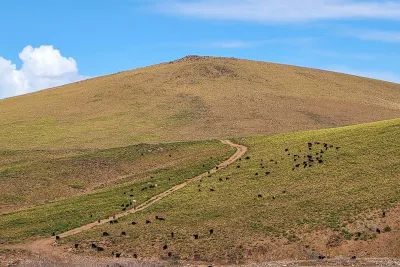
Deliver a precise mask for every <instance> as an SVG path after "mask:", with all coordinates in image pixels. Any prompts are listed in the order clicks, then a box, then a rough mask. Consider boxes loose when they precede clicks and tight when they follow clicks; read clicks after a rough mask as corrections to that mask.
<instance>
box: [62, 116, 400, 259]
mask: <svg viewBox="0 0 400 267" xmlns="http://www.w3.org/2000/svg"><path fill="white" fill-rule="evenodd" d="M399 135H400V120H399V119H397V120H392V121H383V122H379V123H372V124H365V125H357V126H350V127H344V128H337V129H329V130H319V131H311V132H300V133H291V134H280V135H273V136H255V137H249V138H242V139H237V140H236V142H240V143H241V144H243V145H245V146H247V147H248V149H249V150H248V153H247V154H246V155H245V157H243V158H242V159H241V160H239V161H237V162H236V163H235V164H233V165H231V166H229V167H227V168H226V169H224V170H222V171H220V172H217V173H216V174H212V175H210V176H208V177H205V178H203V179H202V180H201V181H198V182H195V183H192V184H189V185H188V186H187V187H185V188H182V189H181V190H179V191H177V192H175V193H174V194H172V195H170V196H169V197H167V198H164V199H162V200H160V201H159V202H157V203H155V204H154V205H152V206H151V207H148V208H147V209H145V210H142V211H139V212H136V213H135V214H131V215H128V216H126V217H124V218H121V219H120V221H119V223H118V224H104V225H101V226H98V227H95V228H93V229H91V230H89V231H86V232H82V233H80V234H78V235H73V236H70V237H67V238H66V239H62V240H61V241H60V243H63V244H64V245H65V246H66V247H65V249H68V248H71V247H73V244H74V243H78V244H79V246H80V247H79V248H78V249H76V250H74V252H73V253H74V254H77V255H79V256H80V257H82V256H84V255H92V256H96V257H106V258H109V257H112V255H111V252H118V253H121V257H123V258H131V259H132V260H134V258H135V257H137V258H138V259H161V260H167V261H169V264H172V263H173V262H174V261H177V260H184V261H189V262H193V261H194V262H195V263H196V264H209V263H213V264H237V263H248V262H254V261H255V262H265V261H270V260H286V259H318V258H319V257H320V256H324V257H345V258H347V259H350V257H352V256H356V257H357V258H360V257H400V250H399V249H398V248H399V247H400V242H399V240H400V236H399V233H400V232H399V229H400V222H399V220H398V218H399V215H400V206H399V201H400V194H399V189H398V188H399V186H400V180H399V179H398V175H397V174H398V173H400V158H399V157H398V156H396V155H399V154H400V144H399V142H398V137H399ZM377 136H379V139H378V138H376V137H377ZM297 164H298V166H297ZM211 189H212V190H211ZM156 216H159V217H162V218H164V219H165V220H156V219H155V218H156ZM146 220H149V221H151V222H152V223H150V224H147V223H145V221H146ZM132 222H135V223H132ZM211 229H212V231H210V230H211ZM378 230H379V231H378ZM103 232H107V233H108V234H109V235H108V236H104V235H103V236H102V233H103ZM122 232H124V234H121V233H122ZM171 232H173V233H174V235H173V236H172V235H171ZM194 235H198V238H195V237H194ZM93 243H94V244H101V245H102V246H103V247H104V248H105V250H104V251H103V252H98V251H97V250H95V249H93V248H92V247H91V244H93ZM310 266H311V265H310ZM313 266H314V265H313Z"/></svg>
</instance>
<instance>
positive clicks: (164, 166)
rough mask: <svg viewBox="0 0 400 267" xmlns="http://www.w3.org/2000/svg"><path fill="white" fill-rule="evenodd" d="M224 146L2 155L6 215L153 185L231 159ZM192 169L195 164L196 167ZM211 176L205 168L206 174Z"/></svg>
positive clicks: (0, 199)
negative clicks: (167, 174)
mask: <svg viewBox="0 0 400 267" xmlns="http://www.w3.org/2000/svg"><path fill="white" fill-rule="evenodd" d="M229 151H230V148H229V147H228V146H226V145H223V144H221V142H219V141H204V142H182V143H170V144H155V145H149V144H140V145H134V146H128V147H121V148H112V149H97V150H94V149H91V150H59V151H46V150H40V151H37V150H33V151H32V150H23V151H19V150H0V188H2V189H4V193H2V194H1V195H0V213H2V212H5V211H10V210H16V209H19V208H23V207H27V206H33V205H37V204H41V203H45V202H49V201H52V200H55V199H59V198H66V197H70V196H73V195H79V194H84V193H88V192H90V191H93V190H95V189H99V188H105V187H109V186H112V185H115V184H118V183H124V182H135V181H141V180H146V179H149V177H150V176H154V175H155V174H156V173H158V172H160V171H171V172H173V171H177V170H179V169H183V168H188V166H189V165H190V166H192V167H193V168H195V169H196V168H197V167H199V166H202V164H205V165H207V166H205V167H209V165H210V163H212V164H213V159H212V157H214V158H220V157H222V156H224V155H226V154H227V153H229ZM192 164H195V166H193V165H192ZM204 170H205V168H204Z"/></svg>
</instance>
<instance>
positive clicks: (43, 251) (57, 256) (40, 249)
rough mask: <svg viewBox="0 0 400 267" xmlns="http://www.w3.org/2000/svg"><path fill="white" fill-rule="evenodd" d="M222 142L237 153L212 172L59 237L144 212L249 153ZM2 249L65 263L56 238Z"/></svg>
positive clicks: (232, 144)
mask: <svg viewBox="0 0 400 267" xmlns="http://www.w3.org/2000/svg"><path fill="white" fill-rule="evenodd" d="M221 142H222V143H223V144H226V145H229V146H231V147H233V148H235V149H236V152H235V153H234V154H233V155H232V156H231V157H230V158H229V159H227V160H225V161H224V162H222V163H220V164H219V165H218V166H217V167H215V168H213V169H211V170H209V171H207V172H204V173H202V174H200V175H198V176H196V177H193V178H191V179H188V180H186V181H185V182H184V183H182V184H178V185H175V186H174V187H172V188H170V189H169V190H167V191H164V192H162V193H161V194H159V195H156V196H154V197H152V198H151V199H149V200H147V201H145V202H143V203H142V204H140V205H138V206H137V207H136V208H132V209H130V210H127V211H125V212H122V213H119V214H116V215H115V218H113V217H111V218H109V219H105V220H101V221H100V223H99V222H97V221H96V222H93V223H89V224H86V225H83V226H81V227H78V228H75V229H72V230H69V231H67V232H64V233H62V234H59V235H58V236H59V237H60V238H65V237H68V236H71V235H75V234H78V233H81V232H84V231H87V230H89V229H91V228H93V227H96V226H98V225H102V224H105V223H109V222H110V221H111V220H114V219H118V218H121V217H124V216H126V215H129V214H133V213H136V212H138V211H141V210H144V209H145V208H147V207H149V206H151V205H153V204H154V203H156V202H157V201H159V200H161V199H163V198H165V197H166V196H168V195H170V194H172V193H173V192H175V191H178V190H180V189H182V188H183V187H185V186H186V185H188V184H190V183H193V182H195V181H198V180H200V179H201V178H203V177H206V176H207V175H209V174H210V173H215V172H217V171H218V170H221V169H224V168H226V167H227V166H229V165H230V164H232V163H234V162H235V161H237V160H238V159H239V158H241V157H242V156H243V155H244V154H245V153H246V152H247V147H246V146H243V145H239V144H235V143H233V142H231V141H229V140H221ZM0 248H5V249H23V250H27V251H29V252H30V253H33V254H35V255H40V256H41V257H44V258H46V259H48V260H52V261H55V262H57V261H58V262H63V259H62V251H60V250H58V249H57V247H56V243H55V238H54V237H51V238H42V239H38V240H35V241H32V242H30V243H24V244H15V245H5V246H0Z"/></svg>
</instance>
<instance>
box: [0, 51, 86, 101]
mask: <svg viewBox="0 0 400 267" xmlns="http://www.w3.org/2000/svg"><path fill="white" fill-rule="evenodd" d="M19 58H20V59H21V61H22V67H21V69H17V67H16V65H15V64H13V63H12V62H11V61H9V60H6V59H4V58H2V57H0V98H5V97H10V96H15V95H21V94H26V93H30V92H34V91H38V90H41V89H45V88H50V87H55V86H59V85H63V84H67V83H71V82H76V81H80V80H83V79H86V78H88V77H85V76H82V75H80V74H79V73H78V66H77V63H76V61H75V60H74V59H73V58H66V57H63V56H62V55H61V53H60V51H59V50H57V49H54V47H53V46H51V45H42V46H40V47H38V48H34V47H32V46H30V45H28V46H27V47H25V48H24V49H23V50H22V51H21V53H19Z"/></svg>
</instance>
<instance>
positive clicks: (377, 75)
mask: <svg viewBox="0 0 400 267" xmlns="http://www.w3.org/2000/svg"><path fill="white" fill-rule="evenodd" d="M326 69H327V70H331V71H335V72H341V73H347V74H351V75H356V76H361V77H367V78H373V79H378V80H383V81H388V82H394V83H399V84H400V74H396V73H393V72H384V71H365V70H356V69H352V68H349V67H346V66H342V65H332V66H330V67H328V68H326Z"/></svg>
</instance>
